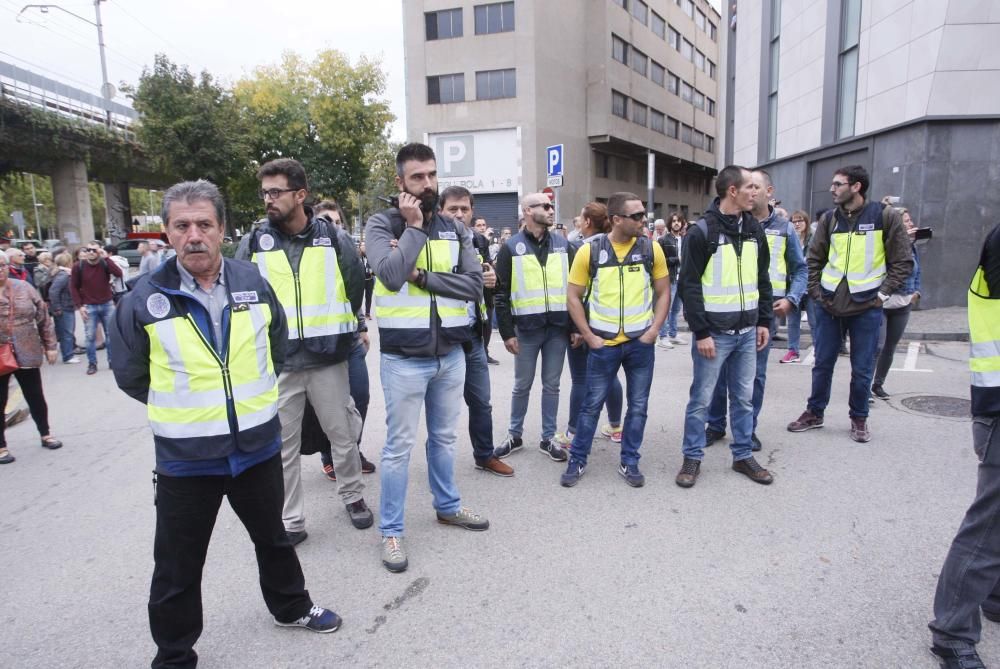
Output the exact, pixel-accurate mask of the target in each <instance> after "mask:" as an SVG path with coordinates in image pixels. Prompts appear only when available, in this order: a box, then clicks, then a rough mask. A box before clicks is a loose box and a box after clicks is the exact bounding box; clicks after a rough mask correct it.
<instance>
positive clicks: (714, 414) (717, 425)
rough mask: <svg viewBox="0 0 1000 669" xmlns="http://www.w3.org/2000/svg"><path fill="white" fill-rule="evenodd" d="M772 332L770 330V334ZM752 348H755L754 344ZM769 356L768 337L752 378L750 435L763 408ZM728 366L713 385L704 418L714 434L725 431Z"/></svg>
mask: <svg viewBox="0 0 1000 669" xmlns="http://www.w3.org/2000/svg"><path fill="white" fill-rule="evenodd" d="M773 331H774V330H773V328H772V333H773ZM754 347H755V348H756V343H755V344H754ZM770 354H771V338H770V337H768V340H767V346H765V347H764V350H763V351H757V363H756V366H757V371H756V372H755V374H754V378H753V397H752V399H751V403H752V404H753V430H752V433H754V432H757V417H758V416H759V415H760V409H761V407H763V406H764V385H765V384H766V383H767V358H768V356H769V355H770ZM730 364H731V363H729V362H726V363H724V364H723V365H722V371H720V372H719V380H718V381H716V383H715V392H713V393H712V403H711V404H709V405H708V415H707V416H706V418H705V422H706V423H707V424H708V427H710V428H712V429H713V430H715V431H716V432H725V431H726V396H727V388H728V384H729V365H730Z"/></svg>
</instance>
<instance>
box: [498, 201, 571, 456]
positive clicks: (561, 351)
mask: <svg viewBox="0 0 1000 669" xmlns="http://www.w3.org/2000/svg"><path fill="white" fill-rule="evenodd" d="M521 210H522V214H523V216H524V228H523V229H522V230H521V231H520V232H518V233H517V234H516V235H514V236H513V237H511V238H510V239H509V240H507V242H506V243H505V244H504V245H503V246H501V247H500V253H498V254H497V292H496V308H497V323H498V324H499V326H500V336H501V337H502V338H503V343H504V346H505V347H506V348H507V351H509V352H510V353H511V354H512V355H514V356H515V360H514V390H513V392H512V397H511V403H510V427H509V428H508V431H507V439H506V440H505V441H504V443H503V444H501V445H500V446H499V447H497V450H496V455H497V457H498V458H506V457H507V456H508V455H510V454H511V453H512V452H514V451H516V450H519V449H521V448H523V447H524V442H523V441H522V439H521V437H522V434H523V432H524V416H525V414H526V413H527V412H528V399H529V397H530V395H531V385H532V383H533V382H534V380H535V367H536V366H537V364H538V357H539V355H541V358H542V405H541V406H542V434H541V441H539V443H538V448H539V449H540V450H541V451H542V452H543V453H545V454H546V455H548V456H549V458H551V459H552V460H554V461H556V462H565V461H566V458H567V457H568V456H567V454H566V450H565V449H564V448H562V447H561V446H560V445H559V444H557V443H555V442H554V441H553V437H555V434H556V424H557V414H558V412H559V379H560V377H561V376H562V370H563V362H564V361H565V359H566V347H567V346H568V344H569V325H570V321H569V315H568V312H567V311H566V285H567V277H568V275H569V266H570V264H571V263H572V262H573V258H572V257H571V254H572V251H573V249H572V247H570V245H569V243H568V242H567V241H566V238H565V237H564V236H562V235H555V234H552V233H551V232H550V230H551V228H552V225H553V223H555V207H553V206H552V203H551V202H550V201H549V198H548V196H546V195H545V194H544V193H529V194H527V195H525V196H524V197H523V198H522V199H521Z"/></svg>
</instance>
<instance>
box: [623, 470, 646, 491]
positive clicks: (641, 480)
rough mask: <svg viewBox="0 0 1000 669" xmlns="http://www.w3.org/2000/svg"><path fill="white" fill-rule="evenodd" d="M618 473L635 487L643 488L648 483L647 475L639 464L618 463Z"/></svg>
mask: <svg viewBox="0 0 1000 669" xmlns="http://www.w3.org/2000/svg"><path fill="white" fill-rule="evenodd" d="M618 473H619V474H621V475H622V478H624V479H625V483H628V484H629V485H630V486H632V487H633V488H641V487H642V486H643V485H645V484H646V477H645V476H643V475H642V472H640V471H639V465H618Z"/></svg>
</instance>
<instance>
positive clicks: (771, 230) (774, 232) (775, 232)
mask: <svg viewBox="0 0 1000 669" xmlns="http://www.w3.org/2000/svg"><path fill="white" fill-rule="evenodd" d="M764 234H767V235H780V234H781V230H778V229H776V228H764Z"/></svg>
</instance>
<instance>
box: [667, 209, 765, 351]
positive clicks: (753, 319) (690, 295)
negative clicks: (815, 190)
mask: <svg viewBox="0 0 1000 669" xmlns="http://www.w3.org/2000/svg"><path fill="white" fill-rule="evenodd" d="M702 220H704V221H706V222H708V223H710V225H709V228H710V229H711V228H712V227H713V226H715V225H717V226H718V229H719V231H720V232H721V233H722V234H724V235H726V237H728V238H729V240H730V241H731V242H732V244H733V245H734V246H735V247H736V248H735V250H736V255H737V256H741V255H742V249H743V244H753V243H756V244H757V293H758V299H757V310H756V311H739V312H734V313H709V312H707V311H705V298H704V295H703V293H702V288H701V276H702V274H704V272H705V267H707V266H708V263H709V261H710V260H711V258H712V253H711V252H710V251H711V248H710V247H711V246H714V245H710V244H709V242H708V240H707V239H706V238H705V235H704V233H703V232H702V231H701V226H699V225H697V224H696V225H692V226H690V227H689V228H688V231H687V236H686V237H685V238H684V259H683V260H682V261H681V269H680V276H679V277H678V280H677V294H678V297H680V298H681V300H682V301H683V303H684V318H685V320H687V323H688V327H690V328H691V331H692V332H693V333H694V335H695V337H696V338H698V339H705V338H706V337H710V336H711V335H712V333H718V332H724V331H727V330H740V329H743V328H746V327H750V326H754V325H757V326H761V327H770V325H771V308H772V300H773V299H774V294H773V292H772V290H771V278H770V276H769V274H768V266H769V265H770V261H771V257H770V254H769V253H768V247H767V236H766V235H765V234H764V230H763V229H762V228H761V227H760V224H759V223H757V220H756V219H755V218H754V217H753V215H752V214H751V213H750V212H743V213H742V214H741V215H740V216H727V215H726V214H723V213H722V212H721V211H719V198H715V200H714V201H713V202H712V204H711V206H709V208H708V211H706V212H705V214H704V215H703V216H702ZM741 221H742V228H743V232H742V234H741V233H740V231H739V223H740V222H741Z"/></svg>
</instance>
